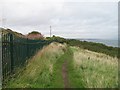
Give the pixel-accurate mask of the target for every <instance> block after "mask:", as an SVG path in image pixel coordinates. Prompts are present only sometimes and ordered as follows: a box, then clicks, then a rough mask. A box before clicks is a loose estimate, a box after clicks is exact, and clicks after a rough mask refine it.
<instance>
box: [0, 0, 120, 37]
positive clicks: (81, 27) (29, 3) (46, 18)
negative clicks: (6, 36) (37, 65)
mask: <svg viewBox="0 0 120 90" xmlns="http://www.w3.org/2000/svg"><path fill="white" fill-rule="evenodd" d="M86 1H87V0H85V1H84V2H82V0H81V2H79V1H78V0H3V1H2V3H0V6H1V5H2V7H3V9H2V10H3V11H2V14H3V18H5V19H6V20H5V21H4V25H5V27H9V28H11V29H14V30H16V31H19V32H21V33H24V34H26V33H28V32H30V31H32V30H39V31H40V32H41V33H43V34H45V35H46V36H48V35H49V26H50V25H52V33H53V34H55V35H60V36H63V37H69V38H71V37H73V38H117V36H116V35H117V33H118V31H117V26H118V25H117V24H118V21H117V20H118V18H117V17H118V12H117V11H118V6H117V0H110V1H109V2H104V1H103V2H102V1H101V0H97V1H94V0H91V1H94V2H88V1H87V2H86ZM105 1H107V0H105ZM0 17H1V15H0Z"/></svg>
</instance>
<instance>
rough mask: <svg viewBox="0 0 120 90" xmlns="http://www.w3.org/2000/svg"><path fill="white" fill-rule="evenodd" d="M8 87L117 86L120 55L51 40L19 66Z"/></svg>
mask: <svg viewBox="0 0 120 90" xmlns="http://www.w3.org/2000/svg"><path fill="white" fill-rule="evenodd" d="M17 72H19V73H17V74H16V76H14V78H12V80H11V81H9V82H8V84H7V86H6V87H7V88H100V87H101V88H117V87H118V59H117V58H113V57H111V56H108V55H105V54H102V53H96V52H93V51H89V50H85V49H82V48H79V47H73V46H70V47H69V46H67V45H66V44H59V43H51V44H50V45H48V46H46V47H44V48H43V49H42V50H41V51H39V52H38V53H37V54H36V55H35V56H34V57H33V58H31V59H30V60H29V62H28V65H27V66H26V67H23V68H22V69H18V70H17Z"/></svg>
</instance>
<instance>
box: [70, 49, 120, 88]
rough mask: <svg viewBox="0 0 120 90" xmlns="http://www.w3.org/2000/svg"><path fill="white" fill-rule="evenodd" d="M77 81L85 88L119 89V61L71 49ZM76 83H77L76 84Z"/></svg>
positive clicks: (106, 56)
mask: <svg viewBox="0 0 120 90" xmlns="http://www.w3.org/2000/svg"><path fill="white" fill-rule="evenodd" d="M71 49H72V50H73V52H74V59H73V60H74V70H76V72H77V73H78V74H77V75H78V76H77V80H76V81H80V80H81V81H82V82H83V85H84V87H85V88H118V59H117V58H113V57H110V56H108V55H105V54H102V53H96V52H92V51H89V50H85V49H81V48H77V47H71ZM76 81H75V82H76Z"/></svg>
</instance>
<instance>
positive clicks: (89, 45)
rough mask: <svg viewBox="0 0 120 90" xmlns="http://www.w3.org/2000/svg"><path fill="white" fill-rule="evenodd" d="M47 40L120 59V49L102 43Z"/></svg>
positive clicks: (60, 38) (63, 39)
mask: <svg viewBox="0 0 120 90" xmlns="http://www.w3.org/2000/svg"><path fill="white" fill-rule="evenodd" d="M47 40H50V41H56V42H60V43H67V44H68V45H70V46H77V47H80V48H82V49H88V50H90V51H94V52H98V53H104V54H107V55H109V56H112V57H119V55H118V50H120V48H117V47H111V46H106V45H104V44H102V43H94V42H87V41H80V40H76V39H65V38H62V37H57V36H53V37H51V38H47Z"/></svg>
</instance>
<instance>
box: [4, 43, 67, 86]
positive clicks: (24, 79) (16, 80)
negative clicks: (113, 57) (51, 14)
mask: <svg viewBox="0 0 120 90" xmlns="http://www.w3.org/2000/svg"><path fill="white" fill-rule="evenodd" d="M65 49H66V45H62V44H58V43H52V44H50V45H49V46H47V47H45V48H43V49H42V51H39V52H38V53H37V54H36V55H35V56H34V57H33V58H32V59H30V60H29V62H28V65H27V66H26V67H24V68H22V69H20V70H18V71H17V72H19V73H17V75H16V76H15V77H13V78H12V79H11V80H10V81H9V82H8V83H7V85H6V87H7V88H45V87H50V85H51V77H52V75H53V74H52V73H53V65H54V64H55V62H56V61H57V59H58V58H60V57H61V56H62V55H63V54H64V52H65Z"/></svg>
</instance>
